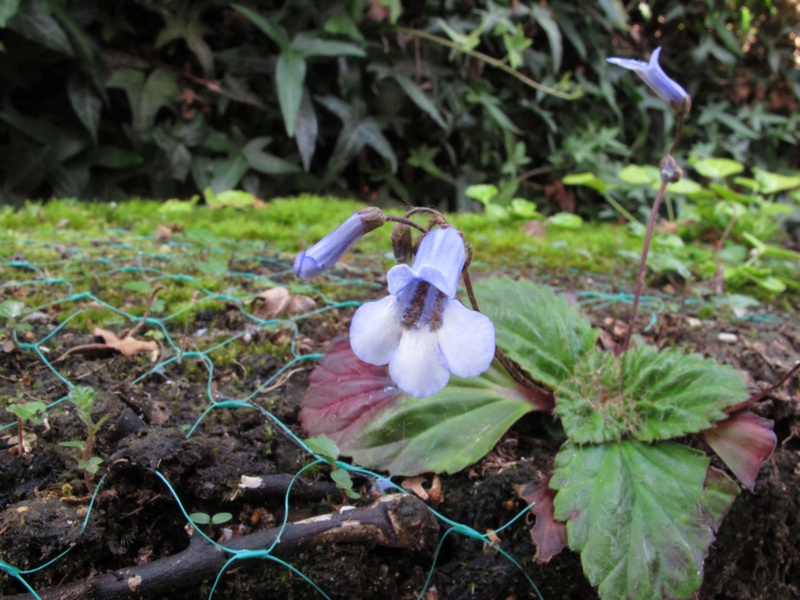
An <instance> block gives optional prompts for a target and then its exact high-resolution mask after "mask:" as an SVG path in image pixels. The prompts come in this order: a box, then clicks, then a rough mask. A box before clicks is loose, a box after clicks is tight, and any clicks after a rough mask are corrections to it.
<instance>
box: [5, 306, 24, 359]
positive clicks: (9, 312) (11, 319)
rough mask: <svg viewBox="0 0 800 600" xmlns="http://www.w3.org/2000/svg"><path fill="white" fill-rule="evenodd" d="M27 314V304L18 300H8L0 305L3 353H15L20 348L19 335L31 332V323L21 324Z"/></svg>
mask: <svg viewBox="0 0 800 600" xmlns="http://www.w3.org/2000/svg"><path fill="white" fill-rule="evenodd" d="M24 313H25V303H24V302H19V301H17V300H6V301H5V302H2V303H0V344H2V346H0V347H2V348H3V352H13V351H14V350H17V349H18V348H19V345H18V343H17V339H16V338H17V335H18V334H19V333H21V332H23V331H30V329H31V325H30V323H20V318H21V317H22V315H23V314H24Z"/></svg>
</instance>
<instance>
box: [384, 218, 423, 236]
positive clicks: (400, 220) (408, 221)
mask: <svg viewBox="0 0 800 600" xmlns="http://www.w3.org/2000/svg"><path fill="white" fill-rule="evenodd" d="M386 220H387V221H392V222H393V223H402V224H403V225H408V226H409V227H413V228H414V229H417V230H419V231H421V232H422V233H428V230H427V229H425V228H424V227H423V226H422V225H420V224H419V223H415V222H414V221H412V220H411V219H406V218H405V217H394V216H392V215H386Z"/></svg>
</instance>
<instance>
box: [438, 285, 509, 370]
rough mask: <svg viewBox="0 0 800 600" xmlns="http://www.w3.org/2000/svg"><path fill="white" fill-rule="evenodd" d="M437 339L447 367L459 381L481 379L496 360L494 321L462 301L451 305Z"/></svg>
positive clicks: (443, 317) (453, 301) (452, 301)
mask: <svg viewBox="0 0 800 600" xmlns="http://www.w3.org/2000/svg"><path fill="white" fill-rule="evenodd" d="M436 336H437V339H438V341H439V348H440V349H441V351H442V355H443V356H444V358H445V360H446V361H447V366H448V367H449V368H450V371H452V372H453V373H454V374H456V375H458V376H459V377H476V376H478V375H480V374H481V373H483V372H484V371H485V370H486V369H488V368H489V365H490V364H491V363H492V360H493V359H494V349H495V337H494V325H492V322H491V320H489V317H487V316H486V315H484V314H481V313H479V312H476V311H474V310H470V309H468V308H467V307H466V306H464V305H463V304H461V302H459V301H458V300H451V301H449V302H448V303H447V306H446V307H445V309H444V313H443V314H442V326H441V327H440V328H439V329H437V330H436Z"/></svg>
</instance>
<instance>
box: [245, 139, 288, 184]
mask: <svg viewBox="0 0 800 600" xmlns="http://www.w3.org/2000/svg"><path fill="white" fill-rule="evenodd" d="M270 141H271V138H268V137H257V138H254V139H252V140H250V141H249V142H247V144H245V145H244V148H242V154H243V155H244V158H245V160H246V161H247V164H248V166H249V167H250V168H251V169H255V170H256V171H258V172H260V173H264V174H266V175H288V174H289V173H299V172H300V167H299V166H297V165H296V164H294V163H292V162H289V161H288V160H283V159H282V158H278V157H277V156H275V155H273V154H269V153H267V152H264V148H265V147H266V146H267V145H269V143H270Z"/></svg>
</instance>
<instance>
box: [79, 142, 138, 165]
mask: <svg viewBox="0 0 800 600" xmlns="http://www.w3.org/2000/svg"><path fill="white" fill-rule="evenodd" d="M86 160H87V161H88V162H89V164H92V165H95V166H98V167H106V168H107V169H128V168H130V167H136V166H139V165H141V164H142V163H143V162H144V158H142V157H141V156H140V155H139V154H136V152H131V151H130V150H125V149H124V148H119V147H117V146H107V145H105V144H101V145H99V146H92V147H91V148H89V150H88V151H87V152H86Z"/></svg>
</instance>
